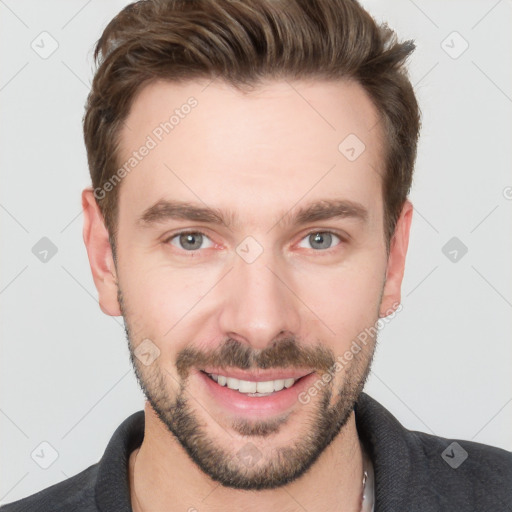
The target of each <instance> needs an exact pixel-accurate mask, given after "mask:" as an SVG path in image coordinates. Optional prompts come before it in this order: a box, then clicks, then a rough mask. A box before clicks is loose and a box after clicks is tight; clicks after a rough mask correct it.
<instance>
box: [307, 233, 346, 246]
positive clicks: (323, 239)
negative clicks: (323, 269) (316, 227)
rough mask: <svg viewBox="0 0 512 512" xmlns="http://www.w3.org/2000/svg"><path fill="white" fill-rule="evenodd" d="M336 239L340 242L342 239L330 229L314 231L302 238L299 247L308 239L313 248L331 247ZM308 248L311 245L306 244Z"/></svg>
mask: <svg viewBox="0 0 512 512" xmlns="http://www.w3.org/2000/svg"><path fill="white" fill-rule="evenodd" d="M334 239H337V240H338V241H339V242H340V243H341V241H342V240H341V238H340V237H339V236H338V235H335V234H334V233H331V232H330V231H313V232H311V233H309V235H306V236H305V237H304V238H303V239H302V240H301V242H300V244H299V247H304V245H302V244H303V243H304V241H306V242H307V243H309V244H311V248H312V249H320V250H326V249H331V248H332V246H331V244H332V243H333V241H334ZM336 245H338V244H336ZM306 249H309V247H307V246H306Z"/></svg>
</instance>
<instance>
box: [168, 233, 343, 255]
mask: <svg viewBox="0 0 512 512" xmlns="http://www.w3.org/2000/svg"><path fill="white" fill-rule="evenodd" d="M317 233H320V234H329V235H334V236H335V237H336V238H338V239H339V243H338V244H337V245H335V246H333V247H329V248H328V249H323V250H322V249H321V250H316V251H315V250H314V249H311V250H312V251H314V252H317V253H324V254H325V253H327V254H330V253H331V251H332V250H334V249H336V247H338V246H339V245H341V244H342V243H344V242H346V238H345V237H343V236H342V235H341V234H339V233H336V232H335V231H330V230H319V229H315V230H313V231H310V232H309V233H306V234H305V235H304V236H303V237H302V238H301V239H300V242H302V240H304V239H305V238H308V237H309V236H311V235H314V234H317ZM181 235H203V236H204V237H206V238H208V239H209V240H211V239H210V237H209V236H208V235H207V234H206V233H204V232H202V231H198V230H185V231H178V232H176V233H173V234H172V235H170V236H168V237H166V238H165V240H164V241H163V243H164V244H170V242H171V240H174V239H175V238H177V237H179V236H181ZM211 241H212V243H214V242H213V240H211ZM178 249H180V248H178ZM180 251H181V252H184V253H188V254H189V255H190V256H191V257H193V256H194V255H197V254H198V253H199V251H200V249H196V250H191V251H187V250H185V249H180Z"/></svg>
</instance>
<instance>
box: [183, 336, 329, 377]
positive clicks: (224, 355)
mask: <svg viewBox="0 0 512 512" xmlns="http://www.w3.org/2000/svg"><path fill="white" fill-rule="evenodd" d="M335 362H336V360H335V355H334V352H333V351H332V350H330V349H328V348H327V347H325V346H323V345H320V344H317V345H314V346H301V345H299V344H298V343H297V342H296V340H295V338H284V339H281V340H279V341H274V342H272V343H271V344H270V345H269V346H268V347H265V348H264V349H257V350H255V349H253V348H252V347H251V346H249V345H247V344H242V343H240V342H239V341H237V340H234V339H232V338H228V339H227V340H226V341H225V342H223V343H222V344H221V345H220V346H218V347H216V348H215V349H212V350H206V351H205V350H199V349H196V348H193V347H186V348H184V349H182V350H180V351H179V352H178V355H177V357H176V367H177V370H178V375H179V376H180V377H181V378H182V379H186V378H187V377H188V375H189V373H190V370H191V369H192V368H204V367H206V366H213V367H216V368H227V367H229V368H239V369H242V370H250V369H262V370H267V369H270V368H297V369H302V368H311V369H313V370H317V371H322V372H326V371H328V370H329V369H330V368H332V367H333V366H334V364H335Z"/></svg>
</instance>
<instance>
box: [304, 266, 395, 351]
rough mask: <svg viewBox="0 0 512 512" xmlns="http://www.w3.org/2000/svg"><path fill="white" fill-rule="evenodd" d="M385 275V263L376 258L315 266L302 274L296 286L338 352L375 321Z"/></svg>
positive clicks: (313, 318) (313, 320) (314, 320)
mask: <svg viewBox="0 0 512 512" xmlns="http://www.w3.org/2000/svg"><path fill="white" fill-rule="evenodd" d="M384 275H385V266H384V265H381V264H378V263H376V262H375V261H372V262H370V261H368V262H367V263H366V264H358V265H340V266H339V267H338V268H336V269H334V268H332V267H331V268H318V267H317V268H316V269H315V271H314V272H313V271H311V272H307V271H305V272H303V273H301V276H300V279H299V280H298V281H297V282H298V283H299V282H300V284H298V285H297V288H296V289H297V290H300V291H299V293H298V295H299V296H300V297H301V299H302V300H303V301H304V303H305V304H306V306H307V307H308V308H310V309H311V310H312V311H313V312H314V313H315V314H316V316H314V315H312V319H311V321H312V322H318V318H319V319H320V320H321V323H323V324H325V325H326V326H327V327H328V328H329V329H327V328H326V333H327V335H329V334H331V335H332V337H333V338H334V339H335V340H336V344H337V346H338V347H337V350H338V351H339V350H342V349H343V350H344V347H345V346H349V345H350V343H351V340H352V339H354V338H355V337H357V335H358V334H359V333H360V332H361V331H362V330H364V329H365V328H367V327H369V326H370V325H373V324H374V323H375V322H376V321H377V319H378V311H379V305H380V296H381V292H382V288H383V285H384ZM317 317H318V318H317ZM332 331H334V332H332Z"/></svg>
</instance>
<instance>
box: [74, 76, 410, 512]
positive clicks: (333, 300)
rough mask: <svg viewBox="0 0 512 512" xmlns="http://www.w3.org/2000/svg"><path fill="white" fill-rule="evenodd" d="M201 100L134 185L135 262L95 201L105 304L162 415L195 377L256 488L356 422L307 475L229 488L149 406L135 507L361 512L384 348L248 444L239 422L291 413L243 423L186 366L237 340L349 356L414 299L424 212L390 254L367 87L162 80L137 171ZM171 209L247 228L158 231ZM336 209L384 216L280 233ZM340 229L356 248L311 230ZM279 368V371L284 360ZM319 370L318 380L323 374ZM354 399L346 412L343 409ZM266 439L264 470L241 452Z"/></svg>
mask: <svg viewBox="0 0 512 512" xmlns="http://www.w3.org/2000/svg"><path fill="white" fill-rule="evenodd" d="M206 86H207V87H206ZM299 93H300V94H299ZM191 96H194V97H195V98H196V99H197V101H198V105H197V107H195V108H194V109H193V110H192V111H191V113H190V114H189V115H187V116H186V117H185V118H184V119H182V120H181V121H180V123H179V124H178V125H177V126H176V127H175V128H174V129H173V131H172V133H171V134H169V135H167V136H166V137H165V138H164V139H163V140H162V141H161V142H160V143H159V144H158V145H157V147H156V148H154V149H152V150H151V151H150V153H149V154H148V155H147V156H146V157H145V158H144V159H142V161H141V162H140V163H138V165H137V167H136V168H135V169H134V170H133V171H132V172H130V173H129V174H128V175H127V176H126V177H125V178H124V179H123V180H122V183H121V185H120V186H121V189H120V191H119V217H118V227H119V230H118V238H117V258H118V260H117V264H114V260H113V257H112V251H111V247H110V245H109V243H108V233H107V231H106V229H105V226H104V223H103V219H102V216H101V213H100V210H99V208H98V205H97V203H96V201H95V199H94V196H93V192H92V190H91V189H85V190H84V191H83V193H82V203H83V208H84V241H85V244H86V247H87V252H88V256H89V261H90V265H91V270H92V274H93V278H94V282H95V285H96V287H97V290H98V294H99V304H100V307H101V309H102V311H103V312H104V313H105V314H107V315H113V316H118V315H121V314H124V319H125V323H126V324H127V335H128V338H129V342H130V350H131V354H132V362H134V366H135V369H136V373H137V377H138V379H139V382H141V384H142V385H143V386H146V389H145V392H147V393H150V394H151V396H152V397H153V398H154V399H155V401H154V403H156V402H157V398H158V400H159V401H158V406H159V407H161V408H162V409H165V408H166V407H171V404H172V403H173V402H174V401H175V400H176V398H177V396H178V394H179V393H180V383H181V384H182V386H183V387H182V389H181V393H182V396H185V397H187V400H188V407H189V409H188V412H189V414H190V415H191V417H193V418H194V419H195V420H196V421H197V423H198V424H199V425H201V428H202V433H203V435H204V436H205V438H207V439H209V440H211V441H212V443H213V444H214V446H215V447H217V448H218V449H219V450H220V451H221V452H222V453H224V454H225V455H226V458H227V459H230V460H231V462H232V463H233V464H235V466H234V470H235V471H236V472H239V473H240V474H241V475H243V476H244V477H247V478H251V477H254V476H255V475H257V474H258V471H261V470H262V468H265V467H266V466H268V464H270V463H271V462H272V461H273V457H274V455H275V450H276V449H280V448H283V447H290V446H292V445H293V444H294V442H298V441H300V440H301V439H304V437H305V436H306V435H307V434H308V432H309V433H310V432H312V431H313V432H314V430H315V429H314V428H311V425H318V422H319V417H320V416H319V411H320V408H321V401H322V399H325V400H326V401H327V402H326V403H328V406H329V407H330V409H329V410H333V411H334V410H336V411H337V414H338V417H340V416H342V415H343V413H345V414H346V418H345V420H344V423H343V426H342V427H341V429H340V431H339V433H338V434H337V435H336V436H335V437H334V439H333V440H332V442H331V443H330V444H329V445H328V446H327V447H325V448H324V449H322V451H321V453H320V454H319V456H318V458H317V459H316V460H315V461H314V462H313V463H312V464H311V465H310V467H309V468H308V469H307V470H305V471H304V472H303V473H302V474H301V475H300V476H298V477H297V478H295V479H294V480H292V481H290V482H288V483H286V484H285V485H280V486H276V487H274V488H266V489H262V490H258V491H254V490H252V491H251V490H243V489H236V488H233V487H230V486H226V485H220V484H219V482H217V481H215V480H214V479H212V478H211V477H210V476H209V475H208V474H206V473H205V472H204V471H203V470H202V469H201V467H200V466H199V465H198V464H196V463H195V462H194V461H193V460H192V459H191V458H190V457H189V456H188V454H187V452H186V450H185V449H184V447H183V446H182V444H181V443H180V441H179V440H178V439H177V438H176V436H175V435H173V434H172V433H171V432H170V430H169V428H168V425H166V423H165V421H162V419H161V417H160V416H159V414H158V413H157V411H156V410H155V408H154V407H153V405H154V404H152V403H151V400H148V401H147V402H146V404H145V429H146V430H145V438H144V441H143V443H142V446H141V447H140V449H138V450H136V451H134V452H133V453H132V454H131V456H130V461H129V478H130V493H131V498H132V506H133V509H134V511H135V512H139V511H149V510H151V511H159V510H189V509H192V508H196V509H197V510H200V511H201V512H203V511H214V510H225V507H226V504H229V507H230V509H233V510H244V511H253V510H254V511H257V510H258V511H259V510H284V511H295V510H304V509H306V510H309V511H316V510H318V511H320V510H322V511H330V510H332V511H334V510H337V511H339V510H343V511H354V512H355V511H357V510H359V500H360V494H361V479H362V469H363V466H362V464H363V462H362V450H361V443H360V441H359V438H358V434H357V429H356V422H355V415H354V412H353V411H352V406H353V402H354V401H355V400H356V399H357V396H358V394H359V393H360V391H361V389H362V386H363V385H364V381H365V379H366V377H367V375H368V372H369V370H370V365H371V360H372V356H373V352H374V348H375V339H373V340H371V343H368V345H367V346H366V347H365V349H364V350H362V351H361V352H360V353H359V354H357V355H356V356H354V358H353V359H352V360H351V361H350V362H348V363H347V365H346V367H345V368H344V369H343V371H339V372H337V373H336V374H335V375H334V378H333V380H332V381H331V382H330V384H329V386H328V388H327V389H328V390H329V391H325V392H322V393H318V394H317V395H316V396H312V397H311V400H310V402H309V403H307V404H302V403H299V402H298V401H297V403H294V404H293V405H292V407H291V408H290V410H289V411H287V414H286V415H285V416H283V417H282V418H281V424H280V426H279V429H278V430H277V431H276V432H273V433H272V434H271V435H266V436H262V435H260V436H258V435H245V436H244V435H242V434H241V433H240V431H239V429H237V428H236V420H243V421H244V422H245V423H244V424H245V425H246V427H247V426H251V425H254V422H255V421H256V420H257V419H258V418H259V419H262V418H263V419H264V420H269V421H270V420H271V419H275V418H273V417H270V416H269V415H268V414H266V413H264V412H261V413H260V414H259V415H258V414H256V415H254V416H253V417H250V418H248V417H245V416H243V415H242V417H237V415H236V414H234V413H233V412H232V411H226V410H225V409H223V407H222V405H220V404H219V403H217V402H216V401H215V400H212V399H211V397H210V395H208V393H207V390H206V389H205V386H204V383H203V381H202V380H201V378H199V374H198V373H197V372H198V370H199V369H198V368H194V367H193V368H192V369H191V371H190V373H189V374H188V375H187V378H186V379H182V378H181V377H180V375H179V372H178V369H177V367H176V359H177V356H178V354H180V353H181V352H180V351H183V350H184V349H185V348H187V347H192V348H194V349H196V350H197V351H199V352H200V353H204V354H210V353H211V351H213V350H215V349H216V348H218V347H219V346H220V345H221V344H222V343H223V342H224V341H225V340H227V339H231V340H236V341H237V342H239V343H240V344H241V346H244V347H247V348H248V349H250V350H251V353H252V354H254V355H255V356H256V355H258V354H261V353H262V351H265V349H268V348H269V347H270V346H272V343H273V342H274V341H276V340H280V339H281V338H282V336H284V335H286V336H287V337H288V338H292V339H294V340H295V341H296V342H297V345H298V347H299V349H298V350H306V349H308V348H309V349H312V350H313V349H314V347H323V348H325V349H327V351H328V352H329V353H331V354H333V355H334V356H339V355H341V354H343V353H344V352H345V351H346V350H348V349H349V348H350V345H351V342H352V340H354V339H355V338H356V337H357V335H358V334H359V333H361V332H362V331H364V329H365V328H368V327H370V326H373V325H374V324H375V322H376V321H377V320H378V318H379V316H386V315H388V314H390V313H391V312H392V311H393V309H394V308H395V307H396V306H397V304H398V303H399V302H400V288H401V283H402V278H403V272H404V265H405V256H406V251H407V246H408V239H409V230H410V224H411V217H412V205H411V203H410V202H409V201H406V202H405V204H404V207H403V210H402V213H401V215H400V218H399V220H398V223H397V226H396V229H395V234H394V237H393V239H392V241H391V245H390V251H389V255H388V254H387V252H386V244H385V239H384V220H383V219H384V208H383V198H382V178H381V176H380V173H382V172H383V170H382V162H383V156H382V132H381V125H380V124H379V123H378V116H377V112H376V110H375V108H374V106H373V104H372V103H371V101H370V100H369V98H368V97H367V95H366V94H365V92H364V90H363V89H362V87H361V86H359V85H358V84H356V83H353V82H344V81H337V82H325V81H308V82H305V81H302V82H293V83H292V82H286V81H271V82H267V83H265V84H264V85H263V86H260V87H258V88H257V89H256V90H255V91H252V92H250V93H241V92H239V91H237V90H235V89H233V88H232V87H231V86H229V85H227V84H225V83H222V82H220V81H215V82H212V83H209V82H208V81H205V82H203V81H193V82H187V83H182V84H173V83H168V82H162V81H160V82H155V83H153V84H151V85H149V86H146V87H144V88H143V89H142V91H140V93H139V94H138V95H137V97H136V98H135V99H134V102H133V104H132V108H131V111H130V113H129V116H128V118H127V119H126V126H125V128H124V129H123V131H122V133H121V148H120V162H124V161H126V159H127V158H129V156H130V154H131V152H132V151H133V150H135V149H137V148H139V147H140V146H141V145H142V144H143V143H144V141H145V140H146V137H147V135H148V134H151V133H152V131H153V130H154V128H155V127H156V126H158V125H159V124H160V123H161V122H162V121H163V120H165V119H166V118H168V117H169V115H170V113H172V111H173V110H174V109H175V108H177V107H179V106H180V105H182V104H184V103H185V102H186V101H187V98H189V97H191ZM350 133H353V134H356V135H357V136H358V137H359V138H360V139H361V140H362V141H364V144H365V146H366V149H365V150H364V152H363V153H362V154H361V155H360V156H359V157H358V158H357V159H356V160H355V161H349V160H348V159H347V158H345V156H344V155H343V154H342V153H341V152H340V151H339V150H338V145H339V144H340V142H341V141H342V140H343V139H344V138H345V137H346V136H347V135H348V134H350ZM164 198H165V199H180V200H182V201H188V202H192V203H199V204H200V205H202V206H204V205H208V206H210V207H216V208H219V209H222V210H228V209H229V210H232V211H233V212H235V213H236V214H237V215H238V217H239V222H238V223H237V224H236V225H234V226H232V227H230V228H228V227H227V226H224V225H212V224H205V223H202V222H193V221H190V220H186V221H185V220H175V219H174V220H173V219H169V220H166V221H165V222H160V223H157V224H155V225H151V226H144V225H141V224H140V222H138V218H139V217H140V216H141V215H142V213H143V212H144V211H145V210H146V209H147V208H148V207H150V206H151V205H153V204H154V203H155V202H157V201H158V200H160V199H164ZM335 198H336V199H344V200H350V201H353V202H357V203H358V204H360V205H362V206H363V207H364V209H365V210H366V212H367V216H366V219H365V220H360V219H356V218H335V219H328V220H322V221H315V222H311V223H308V224H304V225H300V226H296V225H281V224H276V222H277V220H279V219H280V218H281V217H282V216H283V212H286V213H287V214H289V215H292V214H293V213H294V212H295V211H296V209H297V208H299V207H302V206H305V205H307V204H308V203H310V202H313V201H315V200H319V199H335ZM184 229H187V230H189V229H190V230H197V231H200V232H201V233H204V234H205V235H206V236H207V237H208V238H206V239H203V246H202V247H201V248H200V249H198V250H196V251H195V252H194V251H192V252H194V254H193V256H191V251H187V250H185V249H184V248H183V247H182V246H180V244H179V237H175V238H173V239H171V240H172V243H171V241H169V239H170V237H171V236H173V235H175V233H176V232H178V231H180V230H184ZM326 231H327V232H331V233H334V234H336V235H338V236H339V237H340V238H336V237H334V238H332V239H331V240H332V243H331V246H330V248H329V249H327V250H326V249H319V248H318V246H315V245H312V241H311V237H308V235H309V234H311V233H315V232H322V233H323V232H326ZM248 236H251V237H253V238H254V239H255V240H257V242H258V243H259V244H260V246H261V247H262V248H263V252H262V254H261V255H260V256H259V257H258V258H257V259H256V260H255V261H254V262H252V263H247V262H246V261H245V260H244V259H243V258H242V257H240V256H239V254H238V253H237V252H236V248H237V246H238V244H240V243H241V242H242V241H243V240H244V239H245V238H246V237H248ZM120 290H121V292H122V304H120V300H119V299H120ZM146 338H148V339H150V340H151V341H152V343H154V344H155V346H157V347H158V349H159V350H160V355H159V357H158V358H157V359H155V361H154V362H153V363H152V364H151V365H149V366H145V365H143V364H141V363H140V361H139V362H138V360H137V358H134V357H133V352H134V350H135V348H136V347H137V346H138V344H139V343H141V342H142V340H143V339H146ZM277 354H280V353H279V352H278V353H277ZM273 367H274V368H279V356H276V358H274V360H273ZM313 371H315V372H316V373H317V374H318V377H320V376H321V375H322V373H323V371H322V370H320V369H319V368H313ZM159 378H160V379H161V380H160V381H159V380H158V379H159ZM342 396H344V397H345V401H344V402H340V401H337V399H339V398H340V397H342ZM336 404H338V405H337V406H336ZM340 404H341V405H340ZM169 418H170V419H169V421H171V420H172V414H170V413H169ZM319 435H320V436H321V432H320V434H319ZM249 441H250V443H252V444H253V445H254V446H255V447H256V448H257V450H258V452H259V454H260V455H261V460H260V462H259V463H258V464H256V465H255V466H254V467H253V468H250V469H248V468H246V467H243V464H242V463H241V462H237V459H236V457H235V455H236V453H237V452H238V451H239V450H241V449H243V448H244V446H247V444H248V442H249ZM292 462H293V461H290V464H291V463H292ZM232 467H233V466H232Z"/></svg>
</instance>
